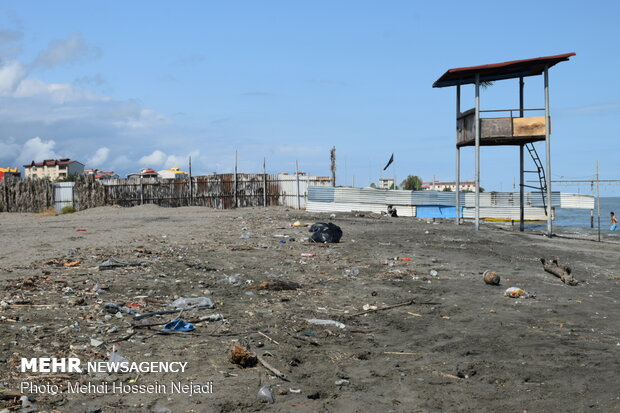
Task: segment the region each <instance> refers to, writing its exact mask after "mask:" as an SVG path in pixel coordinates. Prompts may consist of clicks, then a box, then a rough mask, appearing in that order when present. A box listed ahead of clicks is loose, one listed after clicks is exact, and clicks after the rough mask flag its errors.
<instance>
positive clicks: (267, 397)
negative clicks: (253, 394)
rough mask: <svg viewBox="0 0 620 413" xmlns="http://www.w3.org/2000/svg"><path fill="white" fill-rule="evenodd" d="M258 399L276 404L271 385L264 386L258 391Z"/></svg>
mask: <svg viewBox="0 0 620 413" xmlns="http://www.w3.org/2000/svg"><path fill="white" fill-rule="evenodd" d="M258 399H259V400H261V401H264V402H267V403H269V404H274V403H275V402H276V398H275V397H274V395H273V393H272V392H271V388H269V386H263V387H261V388H260V390H259V391H258Z"/></svg>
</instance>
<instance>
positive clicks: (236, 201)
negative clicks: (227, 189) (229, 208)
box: [233, 151, 239, 208]
mask: <svg viewBox="0 0 620 413" xmlns="http://www.w3.org/2000/svg"><path fill="white" fill-rule="evenodd" d="M237 179H238V178H237V151H235V187H234V191H235V192H234V200H235V204H234V207H233V208H237V206H238V205H239V200H238V199H237Z"/></svg>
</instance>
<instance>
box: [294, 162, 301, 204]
mask: <svg viewBox="0 0 620 413" xmlns="http://www.w3.org/2000/svg"><path fill="white" fill-rule="evenodd" d="M295 178H296V181H297V209H301V199H300V198H299V197H300V196H301V194H300V193H299V161H295Z"/></svg>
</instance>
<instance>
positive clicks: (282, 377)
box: [256, 354, 288, 381]
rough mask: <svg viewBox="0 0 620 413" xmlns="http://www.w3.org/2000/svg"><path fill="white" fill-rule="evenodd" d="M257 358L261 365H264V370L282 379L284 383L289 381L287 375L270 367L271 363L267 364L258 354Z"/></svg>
mask: <svg viewBox="0 0 620 413" xmlns="http://www.w3.org/2000/svg"><path fill="white" fill-rule="evenodd" d="M256 358H257V359H258V362H259V363H260V364H262V366H263V367H264V368H266V369H267V370H269V371H270V372H272V373H273V374H274V375H275V376H277V377H279V378H281V379H282V380H284V381H288V379H287V378H286V375H285V374H284V373H282V372H281V371H280V370H278V369H276V368H275V367H273V366H272V365H270V364H269V363H267V361H266V360H265V359H264V358H263V357H261V356H259V355H258V354H257V355H256Z"/></svg>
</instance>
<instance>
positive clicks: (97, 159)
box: [87, 147, 110, 168]
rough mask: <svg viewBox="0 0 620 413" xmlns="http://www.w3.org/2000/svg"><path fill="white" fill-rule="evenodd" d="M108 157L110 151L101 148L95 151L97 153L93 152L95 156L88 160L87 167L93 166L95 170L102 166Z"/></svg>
mask: <svg viewBox="0 0 620 413" xmlns="http://www.w3.org/2000/svg"><path fill="white" fill-rule="evenodd" d="M108 155H110V149H108V148H106V147H102V148H99V149H97V151H96V152H95V154H94V155H93V156H92V157H91V158H89V159H88V161H87V162H88V164H87V165H88V166H89V167H90V166H93V167H95V168H97V167H99V166H101V165H103V163H104V162H105V161H107V160H108Z"/></svg>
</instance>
